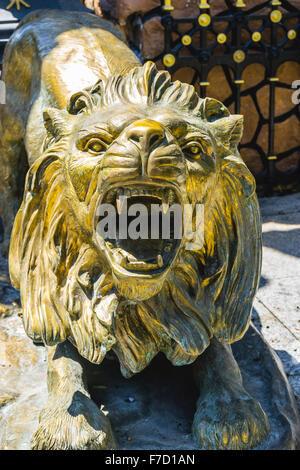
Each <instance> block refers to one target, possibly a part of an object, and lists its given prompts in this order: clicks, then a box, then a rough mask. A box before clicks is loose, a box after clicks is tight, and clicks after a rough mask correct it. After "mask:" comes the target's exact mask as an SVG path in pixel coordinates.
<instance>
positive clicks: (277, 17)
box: [270, 10, 282, 23]
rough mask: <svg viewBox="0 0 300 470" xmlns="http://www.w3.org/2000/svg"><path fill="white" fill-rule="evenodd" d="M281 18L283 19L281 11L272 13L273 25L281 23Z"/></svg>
mask: <svg viewBox="0 0 300 470" xmlns="http://www.w3.org/2000/svg"><path fill="white" fill-rule="evenodd" d="M281 18H282V13H281V11H279V10H273V11H271V14H270V19H271V21H272V23H279V21H281Z"/></svg>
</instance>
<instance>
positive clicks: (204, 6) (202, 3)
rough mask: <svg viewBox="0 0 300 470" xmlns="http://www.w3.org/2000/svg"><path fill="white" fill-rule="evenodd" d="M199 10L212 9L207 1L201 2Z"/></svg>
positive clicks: (201, 0)
mask: <svg viewBox="0 0 300 470" xmlns="http://www.w3.org/2000/svg"><path fill="white" fill-rule="evenodd" d="M199 8H201V9H207V8H210V5H209V4H208V3H207V1H206V0H200V3H199Z"/></svg>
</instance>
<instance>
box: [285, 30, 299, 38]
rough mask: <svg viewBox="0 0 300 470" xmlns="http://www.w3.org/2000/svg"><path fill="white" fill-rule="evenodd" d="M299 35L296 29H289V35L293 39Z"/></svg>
mask: <svg viewBox="0 0 300 470" xmlns="http://www.w3.org/2000/svg"><path fill="white" fill-rule="evenodd" d="M296 36H297V32H296V31H295V30H294V29H289V30H288V32H287V37H288V38H289V39H290V40H292V39H295V38H296Z"/></svg>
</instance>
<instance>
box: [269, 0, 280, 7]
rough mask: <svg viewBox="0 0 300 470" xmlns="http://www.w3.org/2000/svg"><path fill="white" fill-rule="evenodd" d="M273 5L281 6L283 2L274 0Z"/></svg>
mask: <svg viewBox="0 0 300 470" xmlns="http://www.w3.org/2000/svg"><path fill="white" fill-rule="evenodd" d="M271 5H272V7H279V6H280V5H281V2H280V1H279V0H272V1H271Z"/></svg>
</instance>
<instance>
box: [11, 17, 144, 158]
mask: <svg viewBox="0 0 300 470" xmlns="http://www.w3.org/2000/svg"><path fill="white" fill-rule="evenodd" d="M136 65H139V61H138V59H137V57H136V56H135V55H134V53H133V52H132V51H131V50H130V49H129V48H128V46H127V45H126V44H125V43H124V38H123V35H122V33H121V31H120V30H119V29H118V28H117V27H115V26H114V25H112V24H111V23H110V22H108V21H106V20H102V19H100V18H98V17H96V16H95V15H92V14H90V13H82V12H64V11H60V10H39V11H35V12H33V13H31V14H30V15H28V16H27V17H25V18H24V20H23V21H21V23H20V26H19V27H18V29H17V30H16V31H15V33H14V34H13V35H12V37H11V39H10V41H9V43H8V44H7V47H6V50H5V54H4V61H3V78H4V80H5V83H6V88H7V103H6V104H7V105H8V107H9V109H10V112H11V113H12V114H14V115H15V116H16V118H17V119H18V121H20V120H21V121H22V123H23V125H24V133H26V134H27V138H26V136H24V137H25V143H26V148H27V147H28V148H27V152H28V154H29V160H30V159H31V158H30V154H32V153H33V152H34V153H35V152H36V149H37V146H39V145H40V142H41V138H42V137H43V135H42V134H43V131H42V130H41V128H42V127H43V124H42V113H43V110H44V109H45V108H47V107H49V106H55V107H58V108H60V109H62V108H64V107H65V106H66V104H67V102H68V100H69V98H70V96H71V95H72V94H73V93H76V92H78V91H80V90H82V89H84V88H86V87H89V86H92V85H93V84H94V83H95V82H96V81H97V80H99V79H100V78H102V79H103V78H107V77H108V76H111V75H114V74H116V73H120V74H126V73H127V72H128V71H129V70H130V69H131V68H132V67H134V66H136ZM26 126H27V128H26ZM38 130H39V132H37V131H38ZM28 134H30V136H29V137H30V138H28ZM35 134H36V136H35Z"/></svg>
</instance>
